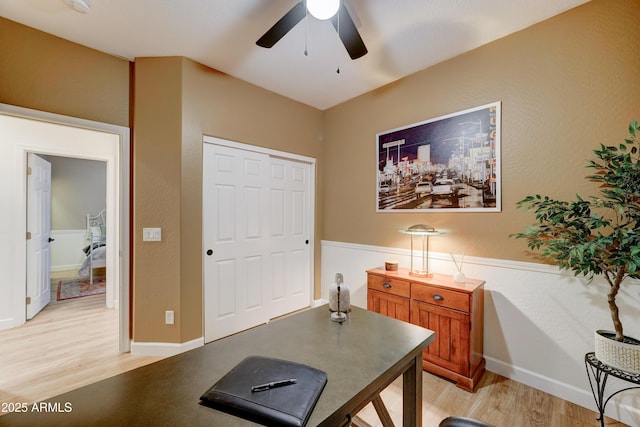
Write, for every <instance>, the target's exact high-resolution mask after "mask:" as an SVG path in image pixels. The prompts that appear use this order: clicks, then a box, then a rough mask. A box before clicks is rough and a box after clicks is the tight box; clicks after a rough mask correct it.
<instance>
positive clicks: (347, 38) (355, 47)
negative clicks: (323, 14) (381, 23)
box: [331, 4, 368, 59]
mask: <svg viewBox="0 0 640 427" xmlns="http://www.w3.org/2000/svg"><path fill="white" fill-rule="evenodd" d="M338 16H339V17H340V30H339V31H338ZM331 22H332V23H333V26H334V27H335V29H336V31H338V36H339V37H340V40H342V44H344V47H345V49H347V52H348V53H349V56H350V57H351V59H358V58H360V57H361V56H364V55H366V54H367V52H368V51H367V47H366V46H365V45H364V42H363V41H362V37H360V33H358V30H357V29H356V24H354V22H353V19H351V15H349V12H348V11H347V9H346V8H345V7H344V4H342V5H340V9H339V10H338V13H337V14H336V16H334V17H333V18H331Z"/></svg>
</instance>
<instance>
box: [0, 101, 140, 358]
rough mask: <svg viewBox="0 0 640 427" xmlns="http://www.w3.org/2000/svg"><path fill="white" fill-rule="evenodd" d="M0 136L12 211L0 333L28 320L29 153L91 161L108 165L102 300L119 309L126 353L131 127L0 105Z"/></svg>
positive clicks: (6, 218) (0, 216)
mask: <svg viewBox="0 0 640 427" xmlns="http://www.w3.org/2000/svg"><path fill="white" fill-rule="evenodd" d="M0 134H2V139H3V144H0V193H2V194H3V196H4V197H5V200H6V201H7V206H10V207H11V208H9V209H7V211H6V212H0V234H1V235H6V236H7V238H6V239H3V240H4V241H3V242H0V255H6V256H0V267H3V270H4V271H6V272H8V274H9V280H7V281H5V284H3V285H1V286H0V329H7V328H12V327H16V326H20V325H22V324H24V323H25V321H26V318H25V317H26V316H25V311H26V310H25V301H26V287H25V277H26V264H27V263H26V259H25V257H26V255H25V254H26V250H25V247H26V244H25V242H26V240H25V231H26V228H27V226H26V191H25V188H26V173H25V171H26V169H27V168H26V162H27V154H28V153H30V152H37V153H40V154H43V155H51V156H62V157H74V158H85V159H91V160H96V161H102V162H105V164H106V176H107V179H106V207H105V215H106V229H107V233H106V241H107V248H108V249H107V253H106V265H107V269H108V270H109V271H110V274H109V275H108V276H107V293H106V298H107V301H112V302H113V304H114V305H115V306H116V307H117V308H118V309H119V316H118V317H119V348H120V351H129V346H130V340H129V150H130V148H129V129H128V128H123V127H120V126H114V125H108V124H103V123H97V122H92V121H87V120H82V119H76V118H71V117H67V116H60V115H56V114H50V113H44V112H39V111H35V110H28V109H23V108H19V107H14V106H9V105H4V104H0ZM5 141H6V142H5ZM111 272H113V274H111ZM109 290H110V291H109Z"/></svg>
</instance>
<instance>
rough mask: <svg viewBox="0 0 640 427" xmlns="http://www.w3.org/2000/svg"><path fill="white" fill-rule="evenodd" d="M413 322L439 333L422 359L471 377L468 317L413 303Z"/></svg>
mask: <svg viewBox="0 0 640 427" xmlns="http://www.w3.org/2000/svg"><path fill="white" fill-rule="evenodd" d="M411 323H414V324H416V325H418V326H422V327H423V328H427V329H431V330H432V331H434V332H435V333H436V338H435V340H434V341H433V342H432V343H431V344H429V345H428V346H427V348H426V349H425V350H424V353H423V355H422V356H423V358H424V360H426V361H429V362H432V363H434V364H436V365H438V366H441V367H443V368H446V369H449V370H450V371H453V372H456V373H458V374H461V375H464V376H468V375H469V371H470V367H469V316H468V315H466V314H464V313H460V312H458V311H454V310H449V309H446V308H442V307H438V306H435V305H431V304H427V303H424V302H420V301H415V300H412V301H411Z"/></svg>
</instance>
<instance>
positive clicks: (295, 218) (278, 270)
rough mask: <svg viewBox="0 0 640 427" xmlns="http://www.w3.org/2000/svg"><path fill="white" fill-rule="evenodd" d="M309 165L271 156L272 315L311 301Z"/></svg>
mask: <svg viewBox="0 0 640 427" xmlns="http://www.w3.org/2000/svg"><path fill="white" fill-rule="evenodd" d="M310 169H311V167H310V165H309V164H308V163H303V162H298V161H292V160H287V159H281V158H275V157H272V158H271V159H270V162H269V172H270V188H269V214H270V215H269V248H270V250H269V256H270V259H269V262H270V264H271V271H272V278H271V280H272V286H271V294H270V295H269V296H270V304H269V308H270V312H271V317H272V318H273V317H277V316H282V315H283V314H286V313H290V312H292V311H295V310H300V309H302V308H304V307H308V306H309V303H310V301H311V286H310V281H311V277H310V274H311V255H310V243H311V242H310V239H309V236H310V232H309V229H310V224H309V218H310V215H309V210H310V206H311V200H310Z"/></svg>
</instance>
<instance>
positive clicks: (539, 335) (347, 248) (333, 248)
mask: <svg viewBox="0 0 640 427" xmlns="http://www.w3.org/2000/svg"><path fill="white" fill-rule="evenodd" d="M455 255H456V259H457V260H458V261H459V260H460V256H461V254H455ZM387 259H395V260H397V261H399V263H400V266H401V267H409V262H410V261H409V259H410V258H409V251H408V250H403V249H394V248H386V247H376V246H367V245H358V244H350V243H343V242H334V241H322V266H321V281H322V297H323V298H324V299H328V292H329V291H328V290H329V285H330V283H331V281H332V280H333V278H334V276H335V273H342V274H343V275H344V281H345V283H346V284H347V285H348V286H349V288H350V292H351V303H352V304H354V305H356V306H359V307H363V308H366V307H367V276H366V273H365V270H367V269H370V268H374V267H378V266H383V265H384V261H385V260H387ZM429 268H430V270H431V271H434V272H438V273H443V274H453V273H454V272H455V266H454V264H453V261H452V260H451V256H450V254H444V253H433V252H432V253H430V256H429ZM462 271H463V273H465V275H466V276H467V277H470V278H475V279H482V280H485V281H486V284H485V308H484V354H485V358H486V359H487V370H489V371H492V372H495V373H498V374H500V375H503V376H505V377H507V378H510V379H513V380H516V381H518V382H520V383H523V384H526V385H529V386H531V387H534V388H536V389H539V390H542V391H545V392H547V393H550V394H552V395H555V396H558V397H560V398H562V399H565V400H567V401H570V402H574V403H576V404H578V405H581V406H583V407H587V408H589V409H592V410H596V409H595V403H594V400H593V396H592V395H591V389H590V387H589V381H588V379H587V373H586V369H585V365H584V355H585V353H587V352H590V351H593V331H594V330H596V329H611V327H610V326H609V325H610V324H611V319H610V317H609V309H608V307H607V305H606V298H605V296H604V295H605V292H606V291H607V287H608V285H607V284H606V282H604V281H603V280H595V281H594V282H593V283H591V284H588V283H587V282H586V281H585V280H583V279H579V278H575V277H574V276H573V275H572V273H570V272H562V271H560V270H559V269H558V268H556V267H553V266H547V265H543V264H535V263H526V262H516V261H509V260H499V259H491V258H479V257H469V256H467V257H465V259H464V265H463V267H462ZM617 300H618V301H619V306H620V311H621V313H622V321H623V323H624V326H625V334H626V335H630V336H634V337H640V310H639V309H638V307H640V286H639V285H638V283H637V282H633V283H632V284H631V286H627V287H626V289H623V290H622V291H621V292H620V295H619V297H618V299H617ZM624 384H627V386H628V383H623V382H618V381H617V380H616V379H615V378H611V379H609V382H608V387H607V392H608V393H609V392H611V391H614V390H617V389H618V388H621V387H622V386H623V385H624ZM606 415H607V416H609V417H611V418H614V419H617V420H619V421H621V422H623V423H625V424H629V425H640V390H633V391H628V392H624V393H621V394H619V395H618V396H616V397H615V398H613V399H612V400H611V401H610V402H609V404H608V406H607V408H606ZM594 425H595V420H594Z"/></svg>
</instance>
